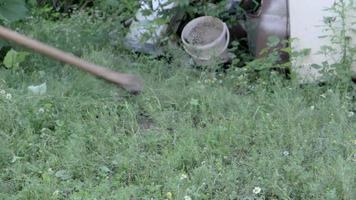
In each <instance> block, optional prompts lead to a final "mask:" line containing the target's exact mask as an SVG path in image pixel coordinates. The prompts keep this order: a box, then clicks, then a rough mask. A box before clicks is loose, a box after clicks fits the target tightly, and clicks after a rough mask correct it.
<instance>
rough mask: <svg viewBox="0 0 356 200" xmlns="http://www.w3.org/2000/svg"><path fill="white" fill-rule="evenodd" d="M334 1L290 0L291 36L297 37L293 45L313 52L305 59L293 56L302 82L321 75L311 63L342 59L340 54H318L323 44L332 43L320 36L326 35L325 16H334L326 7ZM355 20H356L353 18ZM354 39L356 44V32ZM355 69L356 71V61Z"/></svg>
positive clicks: (298, 48) (294, 67)
mask: <svg viewBox="0 0 356 200" xmlns="http://www.w3.org/2000/svg"><path fill="white" fill-rule="evenodd" d="M334 1H336V0H289V11H290V33H291V38H297V40H295V42H293V44H292V47H293V48H294V49H295V50H297V51H298V50H302V49H305V48H310V49H311V54H310V55H309V56H306V57H305V58H303V59H295V58H294V59H293V58H292V60H293V69H294V71H295V72H296V73H297V75H298V76H299V80H301V81H302V82H305V81H312V80H316V79H318V78H319V77H320V74H319V73H318V71H317V70H315V69H313V68H312V67H311V64H314V63H315V64H321V63H322V62H323V61H328V62H331V63H332V62H335V60H338V59H340V55H335V56H334V57H331V56H328V57H325V56H323V55H319V54H318V51H319V50H320V47H321V46H323V45H330V42H329V39H328V38H319V37H320V36H323V35H326V33H325V32H324V31H323V27H321V25H323V17H324V16H332V13H328V12H326V11H325V10H324V9H325V8H328V7H331V6H332V4H333V3H334ZM355 3H356V1H355ZM355 14H356V11H355ZM350 19H351V17H350ZM353 21H356V20H355V19H353ZM352 40H353V41H352V42H353V44H355V45H356V34H355V33H353V36H352ZM340 52H341V51H340ZM353 69H354V70H355V71H356V63H355V64H354V66H353Z"/></svg>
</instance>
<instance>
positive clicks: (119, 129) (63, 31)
mask: <svg viewBox="0 0 356 200" xmlns="http://www.w3.org/2000/svg"><path fill="white" fill-rule="evenodd" d="M81 20H84V21H81ZM100 24H101V23H100V21H97V22H96V23H89V22H87V21H85V16H81V15H79V16H76V17H74V18H72V19H67V20H64V21H61V22H56V23H53V22H48V21H44V20H33V21H30V22H29V25H26V26H24V32H26V33H29V34H31V35H33V36H34V37H37V38H39V39H41V40H43V41H46V42H49V43H51V44H56V45H57V46H59V47H61V48H63V49H66V50H70V51H73V52H75V53H76V54H78V55H81V57H83V58H85V59H87V60H90V61H92V62H95V63H97V64H102V65H104V66H107V67H110V68H113V69H115V70H117V71H122V72H131V73H134V74H137V75H140V76H141V77H142V79H144V80H145V90H144V92H143V93H142V94H141V95H139V96H130V95H128V94H127V93H125V92H124V91H122V90H119V89H117V88H115V87H114V86H112V85H110V84H107V83H105V82H103V81H101V80H98V79H96V78H93V77H91V76H89V75H87V74H85V73H82V72H79V71H77V70H76V69H74V68H72V67H69V66H66V65H62V64H60V63H57V62H54V61H51V60H49V59H47V58H44V57H42V56H39V55H36V54H32V55H31V56H30V57H29V59H28V60H27V61H26V62H25V63H23V64H22V65H21V68H20V69H17V70H6V69H5V68H1V69H0V90H5V91H6V93H10V94H11V95H12V98H11V100H8V99H6V96H4V95H3V96H0V199H73V200H74V199H83V200H84V199H85V200H87V199H165V198H166V199H168V198H170V195H169V194H172V199H184V197H185V196H190V197H191V198H192V199H219V200H221V199H323V200H325V199H344V200H351V199H356V194H355V189H352V188H356V184H355V179H356V177H355V174H356V173H355V169H356V168H355V164H356V162H355V153H356V152H355V149H356V143H355V139H356V117H355V116H351V114H352V113H351V111H355V90H352V89H351V90H344V89H341V87H338V86H336V85H334V86H323V87H319V86H316V85H306V86H303V87H301V86H299V85H298V84H296V83H294V82H293V81H287V80H280V78H279V77H278V75H277V76H276V75H271V80H270V81H265V82H263V81H256V82H252V83H250V84H249V83H247V82H246V78H244V77H242V76H240V77H239V78H238V77H236V78H234V77H233V76H232V75H233V72H229V73H228V74H225V75H222V78H221V79H222V80H223V82H222V83H219V81H216V82H215V83H213V82H214V81H211V80H210V79H209V77H210V76H211V73H208V72H207V71H204V70H203V71H202V70H198V69H194V68H193V67H192V66H190V65H189V64H188V63H187V62H186V61H185V60H184V59H182V57H184V56H185V53H184V52H183V51H182V50H180V49H174V48H172V49H170V54H171V55H172V57H171V58H170V60H169V62H168V61H167V59H165V58H162V59H160V60H157V59H153V58H151V57H149V56H144V55H136V54H133V53H131V52H129V51H127V50H124V48H123V47H122V46H121V44H120V42H118V43H117V46H116V47H115V48H113V47H111V45H110V40H109V39H107V37H106V35H105V34H107V31H108V30H110V28H114V27H115V26H116V25H115V24H109V25H105V24H104V25H103V24H101V25H100ZM79 25H82V26H79ZM99 25H100V26H99ZM98 27H99V28H98ZM121 28H123V27H121ZM121 28H120V29H119V30H121ZM94 30H95V31H94ZM88 33H92V34H90V35H88ZM123 35H124V30H122V32H121V31H120V32H119V33H118V35H117V37H118V38H117V39H118V41H119V38H120V37H122V36H123ZM230 73H231V74H230ZM218 77H219V76H218ZM43 82H47V85H48V92H47V93H46V94H45V95H41V96H38V95H33V94H31V93H30V92H29V91H28V90H27V87H28V86H29V85H36V84H41V83H43ZM353 89H355V88H353ZM42 109H43V110H44V112H41V110H42ZM43 110H42V111H43ZM182 175H183V178H182ZM184 175H186V176H187V177H186V178H184ZM255 187H260V188H261V189H262V190H261V192H260V193H259V194H254V193H253V189H254V188H255ZM167 193H168V194H167Z"/></svg>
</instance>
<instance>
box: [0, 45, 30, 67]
mask: <svg viewBox="0 0 356 200" xmlns="http://www.w3.org/2000/svg"><path fill="white" fill-rule="evenodd" d="M28 55H29V53H28V52H18V51H15V50H13V49H11V50H10V51H8V52H7V54H6V56H5V58H4V61H3V63H4V65H5V67H6V68H8V69H10V68H13V69H14V68H15V69H16V68H18V67H19V66H20V64H21V63H22V62H24V61H25V60H26V57H27V56H28Z"/></svg>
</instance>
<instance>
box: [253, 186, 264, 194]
mask: <svg viewBox="0 0 356 200" xmlns="http://www.w3.org/2000/svg"><path fill="white" fill-rule="evenodd" d="M261 190H262V189H261V188H260V187H255V188H254V189H253V190H252V192H253V193H254V194H259V193H260V192H261Z"/></svg>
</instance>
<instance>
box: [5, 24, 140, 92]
mask: <svg viewBox="0 0 356 200" xmlns="http://www.w3.org/2000/svg"><path fill="white" fill-rule="evenodd" d="M0 37H1V38H4V39H6V40H9V41H12V42H15V43H17V44H19V45H21V46H24V47H26V48H29V49H32V50H33V51H35V52H38V53H40V54H43V55H46V56H48V57H50V58H53V59H55V60H58V61H61V62H64V63H67V64H70V65H72V66H75V67H78V68H79V69H81V70H84V71H86V72H89V73H91V74H93V75H95V76H98V77H100V78H103V79H105V80H107V81H109V82H111V83H114V84H116V85H118V86H119V87H121V88H124V89H125V90H127V91H129V92H132V93H138V92H140V91H141V90H142V87H143V86H142V85H143V84H142V82H141V81H140V80H139V79H138V78H136V77H135V76H133V75H130V74H123V73H118V72H115V71H112V70H110V69H107V68H105V67H102V66H98V65H95V64H92V63H88V62H86V61H84V60H83V59H80V58H78V57H76V56H74V55H72V54H69V53H66V52H64V51H61V50H59V49H57V48H54V47H51V46H49V45H46V44H44V43H42V42H39V41H36V40H34V39H31V38H28V37H26V36H23V35H21V34H19V33H17V32H15V31H12V30H10V29H7V28H5V27H3V26H0Z"/></svg>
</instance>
